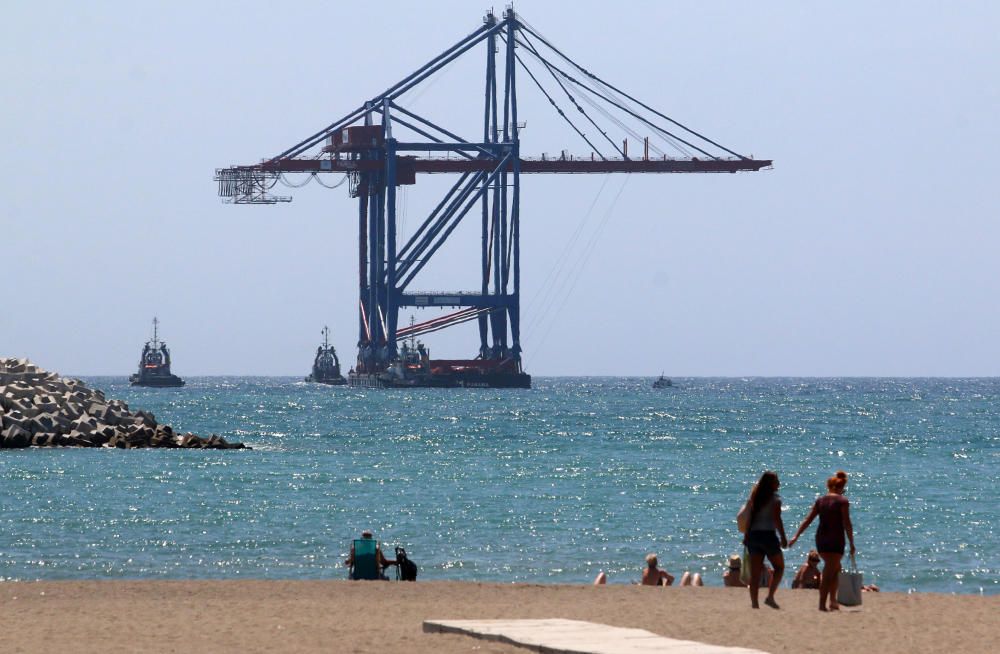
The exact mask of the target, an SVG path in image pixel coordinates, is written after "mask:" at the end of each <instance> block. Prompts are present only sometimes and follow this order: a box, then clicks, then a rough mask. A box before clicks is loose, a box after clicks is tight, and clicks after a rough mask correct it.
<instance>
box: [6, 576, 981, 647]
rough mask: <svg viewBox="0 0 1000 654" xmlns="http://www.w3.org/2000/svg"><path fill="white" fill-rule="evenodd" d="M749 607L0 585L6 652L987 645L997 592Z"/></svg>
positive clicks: (565, 589) (262, 587)
mask: <svg viewBox="0 0 1000 654" xmlns="http://www.w3.org/2000/svg"><path fill="white" fill-rule="evenodd" d="M778 599H779V602H780V603H781V606H782V610H780V611H774V610H772V609H768V608H763V609H761V610H759V611H752V610H751V609H750V608H749V603H748V601H747V596H746V592H745V591H743V590H742V589H727V588H665V589H660V588H652V587H640V586H629V585H615V584H612V585H609V586H605V587H592V586H582V585H581V586H572V585H531V584H477V583H469V582H417V583H415V584H406V583H396V582H348V581H85V582H8V583H2V584H0V604H2V606H3V614H4V618H5V619H4V627H3V630H2V632H0V650H2V651H4V652H8V653H10V652H58V651H63V652H102V653H111V652H320V651H322V652H371V653H373V654H374V653H378V654H384V653H386V652H417V653H421V652H427V653H430V652H477V653H484V652H497V653H500V652H504V653H506V652H523V651H526V650H523V649H520V648H517V647H513V646H507V645H498V644H495V643H489V642H486V641H481V640H477V639H473V638H469V637H466V636H459V635H442V634H425V633H423V631H422V622H423V620H425V619H434V618H439V619H448V618H451V619H460V618H466V619H473V618H549V617H557V618H570V619H578V620H590V621H594V622H601V623H604V624H609V625H616V626H622V627H636V628H642V629H647V630H649V631H652V632H654V633H657V634H660V635H663V636H668V637H672V638H682V639H690V640H699V641H703V642H708V643H713V644H718V645H733V646H735V645H739V646H745V647H754V648H759V649H762V650H764V651H768V652H830V651H867V652H885V653H894V652H900V653H902V652H939V651H945V650H946V651H950V652H987V651H994V650H995V649H996V647H997V646H998V644H1000V619H998V616H1000V597H998V596H988V597H979V596H970V595H938V594H912V595H905V594H898V593H878V594H869V595H866V596H865V605H864V607H863V608H862V609H860V610H850V611H842V612H841V613H840V614H821V613H820V612H818V611H817V610H816V608H815V605H816V596H815V592H814V591H782V592H779V595H778Z"/></svg>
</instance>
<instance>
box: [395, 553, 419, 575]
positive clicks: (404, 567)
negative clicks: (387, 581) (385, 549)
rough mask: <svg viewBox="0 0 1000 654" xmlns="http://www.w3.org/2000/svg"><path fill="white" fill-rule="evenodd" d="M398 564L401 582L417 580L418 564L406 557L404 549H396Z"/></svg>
mask: <svg viewBox="0 0 1000 654" xmlns="http://www.w3.org/2000/svg"><path fill="white" fill-rule="evenodd" d="M396 563H398V564H399V565H398V567H397V569H398V570H399V580H400V581H416V580H417V564H416V563H414V562H413V561H411V560H410V558H409V557H408V556H406V550H404V549H403V548H402V547H397V548H396Z"/></svg>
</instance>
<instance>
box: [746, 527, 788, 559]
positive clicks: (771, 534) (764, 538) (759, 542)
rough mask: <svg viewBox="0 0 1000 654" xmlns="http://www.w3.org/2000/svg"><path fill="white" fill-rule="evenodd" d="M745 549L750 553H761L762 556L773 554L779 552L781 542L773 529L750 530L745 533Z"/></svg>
mask: <svg viewBox="0 0 1000 654" xmlns="http://www.w3.org/2000/svg"><path fill="white" fill-rule="evenodd" d="M746 546H747V550H749V551H750V553H751V554H762V555H764V556H774V555H775V554H780V553H781V544H780V543H779V542H778V534H777V533H775V531H774V530H773V529H768V530H767V531H751V532H750V533H748V534H747V539H746Z"/></svg>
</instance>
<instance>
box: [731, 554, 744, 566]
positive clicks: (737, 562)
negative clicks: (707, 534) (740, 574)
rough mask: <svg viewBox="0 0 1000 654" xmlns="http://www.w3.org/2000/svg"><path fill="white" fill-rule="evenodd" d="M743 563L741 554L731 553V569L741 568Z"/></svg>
mask: <svg viewBox="0 0 1000 654" xmlns="http://www.w3.org/2000/svg"><path fill="white" fill-rule="evenodd" d="M741 565H743V563H742V560H741V558H740V555H739V554H730V555H729V569H730V570H739V569H740V566H741Z"/></svg>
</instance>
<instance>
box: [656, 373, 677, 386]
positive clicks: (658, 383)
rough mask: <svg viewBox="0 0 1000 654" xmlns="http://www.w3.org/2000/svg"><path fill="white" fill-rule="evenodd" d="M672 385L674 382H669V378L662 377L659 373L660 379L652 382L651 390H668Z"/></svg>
mask: <svg viewBox="0 0 1000 654" xmlns="http://www.w3.org/2000/svg"><path fill="white" fill-rule="evenodd" d="M673 385H674V382H672V381H670V378H669V377H664V376H663V373H662V372H661V373H660V378H659V379H657V380H656V381H654V382H653V388H670V387H671V386H673Z"/></svg>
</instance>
